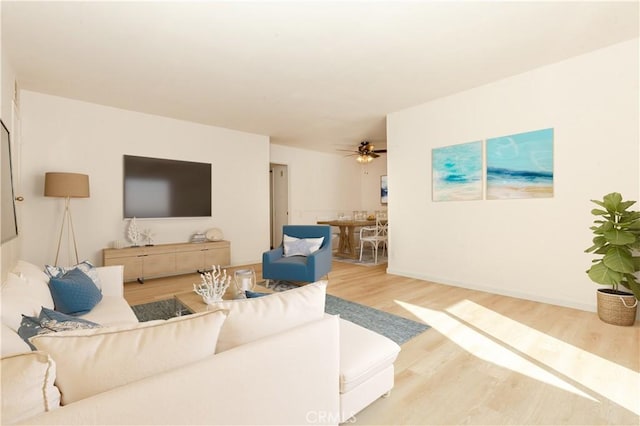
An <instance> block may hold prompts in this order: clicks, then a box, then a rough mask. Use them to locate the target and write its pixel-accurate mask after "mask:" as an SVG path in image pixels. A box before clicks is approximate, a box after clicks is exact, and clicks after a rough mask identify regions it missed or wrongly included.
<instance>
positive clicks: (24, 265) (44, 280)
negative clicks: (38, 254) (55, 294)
mask: <svg viewBox="0 0 640 426" xmlns="http://www.w3.org/2000/svg"><path fill="white" fill-rule="evenodd" d="M13 273H15V274H16V275H18V276H19V277H20V278H22V279H23V280H25V281H27V282H28V284H29V286H30V287H31V296H32V297H33V298H35V299H37V300H38V301H39V302H40V306H44V307H45V308H49V309H53V298H52V297H51V292H50V291H49V276H48V275H47V274H45V273H44V270H43V269H42V268H41V267H38V266H36V265H34V264H32V263H29V262H26V261H24V260H18V262H17V263H16V266H15V267H14V268H13Z"/></svg>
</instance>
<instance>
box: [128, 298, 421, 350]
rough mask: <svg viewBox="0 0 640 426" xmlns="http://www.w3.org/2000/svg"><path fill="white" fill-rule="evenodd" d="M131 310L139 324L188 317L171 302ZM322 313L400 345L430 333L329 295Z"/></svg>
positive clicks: (414, 324)
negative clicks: (342, 319) (180, 315)
mask: <svg viewBox="0 0 640 426" xmlns="http://www.w3.org/2000/svg"><path fill="white" fill-rule="evenodd" d="M283 287H284V286H281V287H280V288H281V290H280V291H282V290H284V288H283ZM289 288H291V287H289ZM131 309H133V312H134V313H135V314H136V317H138V321H141V322H143V321H152V320H158V319H169V318H173V317H175V316H176V315H177V313H183V314H184V313H188V310H187V309H186V308H184V307H183V306H182V305H181V304H180V303H178V302H176V301H175V300H173V299H168V300H160V301H158V302H151V303H145V304H142V305H134V306H132V307H131ZM325 311H326V312H327V313H328V314H332V315H340V317H341V318H344V319H346V320H348V321H351V322H353V323H355V324H358V325H360V326H362V327H365V328H368V329H369V330H372V331H375V332H376V333H380V334H382V335H383V336H387V337H388V338H389V339H391V340H393V341H394V342H396V343H397V344H399V345H402V344H403V343H405V342H407V341H408V340H411V339H412V338H414V337H415V336H417V335H418V334H420V333H422V332H424V331H426V330H428V329H429V326H428V325H426V324H422V323H419V322H416V321H413V320H410V319H407V318H403V317H400V316H398V315H393V314H390V313H387V312H384V311H381V310H379V309H374V308H370V307H368V306H365V305H361V304H359V303H354V302H350V301H348V300H345V299H341V298H339V297H336V296H332V295H330V294H327V299H326V303H325Z"/></svg>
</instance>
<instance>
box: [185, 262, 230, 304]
mask: <svg viewBox="0 0 640 426" xmlns="http://www.w3.org/2000/svg"><path fill="white" fill-rule="evenodd" d="M200 277H201V279H202V281H201V282H200V283H199V284H194V285H193V291H195V292H196V293H197V294H199V295H200V296H202V300H203V301H204V303H206V304H207V305H211V304H212V303H215V302H220V301H222V296H223V295H224V293H225V292H226V291H227V288H229V284H230V283H231V276H230V275H227V270H226V269H222V270H221V269H220V265H218V266H217V267H216V266H215V265H214V266H213V270H212V271H211V272H203V273H201V274H200Z"/></svg>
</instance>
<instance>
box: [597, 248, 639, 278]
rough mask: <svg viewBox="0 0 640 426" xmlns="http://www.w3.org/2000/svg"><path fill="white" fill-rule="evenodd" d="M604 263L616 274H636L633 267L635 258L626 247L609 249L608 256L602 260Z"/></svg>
mask: <svg viewBox="0 0 640 426" xmlns="http://www.w3.org/2000/svg"><path fill="white" fill-rule="evenodd" d="M602 262H603V263H604V264H605V265H606V266H607V268H609V269H613V270H614V271H616V272H622V273H626V274H631V273H633V272H635V268H634V265H633V258H632V257H631V253H630V252H629V249H627V248H626V247H619V246H613V247H611V248H609V250H608V251H607V254H606V255H605V256H604V258H603V259H602Z"/></svg>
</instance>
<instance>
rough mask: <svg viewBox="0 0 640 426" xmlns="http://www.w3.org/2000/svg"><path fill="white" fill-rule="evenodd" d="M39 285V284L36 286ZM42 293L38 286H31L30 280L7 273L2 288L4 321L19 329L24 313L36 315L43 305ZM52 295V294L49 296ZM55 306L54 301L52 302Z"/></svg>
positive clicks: (1, 297)
mask: <svg viewBox="0 0 640 426" xmlns="http://www.w3.org/2000/svg"><path fill="white" fill-rule="evenodd" d="M36 287H37V286H36ZM40 296H41V295H40V294H39V292H38V291H37V288H35V287H34V286H31V285H30V284H29V281H27V280H24V279H22V278H20V277H19V276H17V275H16V274H12V273H11V272H10V273H8V274H7V279H6V281H5V282H3V283H2V288H1V289H0V306H2V314H1V315H2V323H3V324H5V325H6V326H8V327H9V328H10V329H12V330H13V331H18V328H20V322H21V321H22V314H24V315H29V316H35V315H38V313H39V312H40V308H41V306H42V305H43V300H42V298H41V297H40ZM49 297H51V296H49ZM51 308H53V303H51Z"/></svg>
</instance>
